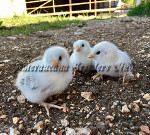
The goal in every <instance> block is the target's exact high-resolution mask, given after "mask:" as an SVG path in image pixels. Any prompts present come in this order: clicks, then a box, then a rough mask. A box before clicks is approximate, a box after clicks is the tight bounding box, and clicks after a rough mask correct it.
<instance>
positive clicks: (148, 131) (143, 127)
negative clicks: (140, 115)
mask: <svg viewBox="0 0 150 135" xmlns="http://www.w3.org/2000/svg"><path fill="white" fill-rule="evenodd" d="M140 129H141V131H144V132H145V133H147V134H150V130H149V127H148V126H143V125H142V126H141V127H140Z"/></svg>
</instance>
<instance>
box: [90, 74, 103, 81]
mask: <svg viewBox="0 0 150 135" xmlns="http://www.w3.org/2000/svg"><path fill="white" fill-rule="evenodd" d="M96 78H98V80H103V75H101V74H96V75H94V76H93V77H92V79H93V80H95V79H96Z"/></svg>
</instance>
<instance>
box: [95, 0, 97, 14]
mask: <svg viewBox="0 0 150 135" xmlns="http://www.w3.org/2000/svg"><path fill="white" fill-rule="evenodd" d="M94 2H95V3H94V9H95V13H94V15H95V16H97V12H96V10H97V0H94Z"/></svg>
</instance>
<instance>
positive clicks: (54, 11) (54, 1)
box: [53, 0, 55, 13]
mask: <svg viewBox="0 0 150 135" xmlns="http://www.w3.org/2000/svg"><path fill="white" fill-rule="evenodd" d="M53 12H54V13H55V1H54V0H53Z"/></svg>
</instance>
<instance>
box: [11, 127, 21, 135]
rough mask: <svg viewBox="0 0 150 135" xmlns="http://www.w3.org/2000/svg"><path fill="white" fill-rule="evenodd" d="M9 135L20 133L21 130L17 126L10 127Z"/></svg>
mask: <svg viewBox="0 0 150 135" xmlns="http://www.w3.org/2000/svg"><path fill="white" fill-rule="evenodd" d="M9 135H20V132H19V131H18V130H17V129H16V128H12V127H10V133H9Z"/></svg>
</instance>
